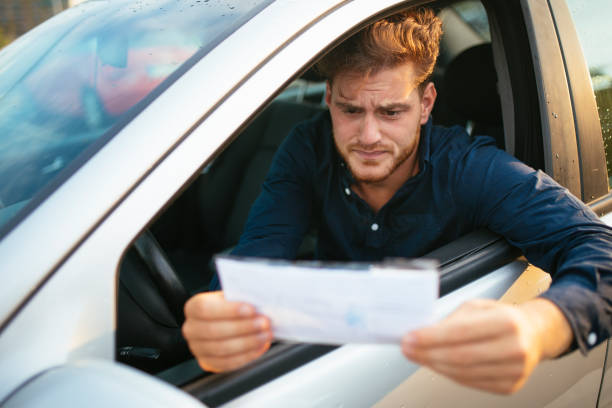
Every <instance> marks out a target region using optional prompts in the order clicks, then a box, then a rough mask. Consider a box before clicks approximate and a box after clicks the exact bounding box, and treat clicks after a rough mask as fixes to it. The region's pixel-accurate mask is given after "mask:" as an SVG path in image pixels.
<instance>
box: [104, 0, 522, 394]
mask: <svg viewBox="0 0 612 408" xmlns="http://www.w3.org/2000/svg"><path fill="white" fill-rule="evenodd" d="M439 12H440V15H441V17H442V18H443V22H444V30H445V32H446V33H447V34H446V36H445V37H443V39H442V45H441V57H440V60H439V64H438V65H437V67H436V70H435V72H434V74H433V76H432V80H433V81H434V83H435V85H436V87H437V88H438V92H439V99H438V102H437V104H436V108H435V110H434V112H433V119H434V123H437V124H441V125H447V126H452V125H458V126H462V127H464V128H465V129H466V130H467V132H468V133H469V134H470V135H473V136H475V135H479V134H487V135H491V136H493V137H495V139H496V141H497V143H498V146H499V147H500V148H504V143H505V142H504V130H503V121H502V115H501V106H500V102H499V96H498V94H497V91H496V86H497V77H496V71H495V65H494V61H493V53H492V46H491V36H490V33H489V27H488V20H487V14H486V11H485V8H484V7H483V6H482V4H481V3H480V2H478V1H463V2H456V3H454V4H452V5H450V6H448V7H445V8H443V9H442V10H440V11H439ZM475 84H478V85H479V87H480V88H483V89H486V92H487V94H485V93H478V92H476V94H475V95H474V92H473V91H474V88H475ZM470 90H471V91H472V92H468V91H470ZM491 95H492V96H491ZM324 97H325V82H324V81H323V80H322V78H321V77H319V76H318V75H317V73H316V71H314V70H313V69H312V68H311V69H309V70H307V71H306V72H305V73H304V74H303V75H301V76H300V77H299V78H296V79H294V80H293V81H292V82H290V84H289V85H288V86H287V87H286V88H285V89H284V90H283V91H282V92H280V93H278V94H277V95H276V96H275V97H274V99H273V100H272V102H270V103H269V104H268V105H267V106H266V107H265V108H264V109H262V111H261V112H260V113H259V115H258V116H257V117H256V118H254V119H253V120H252V121H251V122H250V123H249V124H248V126H246V127H244V128H243V130H241V131H240V133H239V134H238V135H237V136H236V137H235V139H234V141H233V142H232V143H231V144H230V145H229V146H228V147H227V148H226V149H225V150H224V151H223V152H221V153H220V154H219V155H218V156H216V157H215V158H214V160H213V161H212V162H211V163H210V164H209V165H207V166H206V167H204V168H203V169H202V171H201V173H200V174H198V175H197V176H196V177H195V178H194V181H193V182H192V183H191V185H190V186H189V187H188V188H187V189H186V190H185V191H184V192H183V193H182V194H181V195H180V196H179V197H178V198H177V199H176V200H175V201H174V202H173V204H172V205H170V206H169V207H168V208H167V209H166V210H165V211H164V212H163V213H162V214H161V215H159V216H158V218H157V220H156V221H155V223H153V224H152V225H151V226H150V228H149V229H148V230H147V231H146V232H145V233H143V234H141V236H140V237H139V238H138V239H137V240H136V242H135V244H134V245H133V246H132V247H131V248H130V249H129V250H128V251H127V252H126V254H125V256H124V259H123V261H122V263H121V266H120V276H119V289H118V290H119V296H118V299H119V300H118V302H119V303H118V308H117V313H118V316H117V354H116V356H117V359H118V360H119V361H122V362H124V363H127V364H129V365H132V366H135V367H137V368H140V369H142V370H145V371H147V372H150V373H154V374H157V375H159V376H160V377H161V378H164V379H166V380H168V381H170V382H173V383H174V384H176V385H181V384H184V383H185V382H186V381H189V380H190V379H191V380H192V379H193V378H196V377H201V376H203V375H204V376H205V377H206V378H205V380H204V381H206V382H207V385H205V386H204V388H206V389H208V388H210V392H211V394H210V395H208V394H206V392H204V394H206V395H208V396H206V395H204V394H202V395H204V396H201V397H202V398H203V399H204V400H205V401H206V398H210V399H209V400H208V401H209V402H210V401H213V400H215V398H221V399H223V398H227V396H225V397H223V396H222V397H218V396H215V395H216V394H215V391H214V390H215V387H216V386H215V385H214V384H215V383H216V382H219V381H220V382H224V381H229V380H227V379H226V377H227V376H225V375H216V376H212V377H210V376H206V375H205V374H204V373H203V372H202V371H201V370H200V369H199V368H198V367H197V364H196V363H195V361H194V360H193V359H192V358H191V355H190V353H189V350H188V349H187V346H186V344H185V341H184V340H183V339H182V336H181V333H180V326H181V323H182V317H181V312H182V311H181V310H180V308H178V307H177V299H173V298H172V295H168V293H167V292H168V290H167V286H168V285H167V281H168V280H170V281H177V282H178V283H179V285H178V286H180V287H181V288H180V291H179V292H181V293H182V294H181V295H180V296H179V298H180V297H181V296H182V297H183V298H186V297H188V296H190V295H193V294H195V293H198V292H201V291H205V290H207V289H208V285H209V283H210V280H211V278H212V275H213V267H212V262H211V260H212V257H213V256H214V255H215V254H217V253H222V252H228V251H229V250H231V248H233V246H235V245H236V243H237V242H238V239H239V237H240V234H241V232H242V228H243V227H244V223H245V220H246V217H247V215H248V212H249V209H250V206H251V204H252V203H253V201H254V200H255V198H256V197H257V195H258V194H259V192H260V189H261V183H262V182H263V179H264V177H265V175H266V173H267V170H268V167H269V165H270V163H271V161H272V158H273V156H274V153H275V151H276V149H277V148H278V146H279V145H280V144H281V142H282V141H283V139H284V138H285V136H286V135H287V134H288V133H289V131H290V130H291V128H292V127H293V126H294V125H295V124H297V123H299V122H301V121H303V120H306V119H309V118H312V117H314V116H316V115H318V114H320V113H321V112H324V111H325V110H326V109H327V108H326V106H325V103H324ZM468 242H469V243H467V244H464V247H457V246H451V247H449V248H447V249H444V250H442V251H441V252H439V253H436V254H434V255H433V256H435V257H438V258H439V259H440V260H441V261H442V263H443V266H444V267H445V268H446V272H447V274H446V275H445V277H444V278H443V281H444V282H445V283H444V288H445V289H443V291H446V292H450V291H452V290H454V289H456V288H457V287H460V286H461V285H463V284H465V283H466V278H465V277H461V276H460V275H461V274H460V273H457V270H458V269H459V268H458V266H457V265H458V264H456V263H455V262H456V261H458V260H459V259H460V258H461V256H460V255H459V254H463V251H465V248H466V247H470V248H471V249H470V251H472V250H473V249H474V248H480V249H482V250H484V249H485V248H489V250H492V251H493V252H495V251H497V252H495V253H498V254H501V253H504V254H505V255H504V256H502V257H501V258H500V259H503V261H504V262H507V261H509V260H511V259H513V257H515V256H516V252H514V251H513V250H512V249H510V247H509V246H507V244H505V243H504V242H502V241H501V240H499V238H497V237H494V236H490V235H488V234H486V233H482V234H481V233H477V234H476V235H475V238H472V239H471V240H468ZM315 244H316V231H311V232H310V233H309V234H307V236H306V237H305V239H304V243H303V244H302V247H301V248H300V251H299V257H300V258H302V259H312V258H313V256H314V247H315ZM152 257H157V258H162V261H161V263H159V262H158V263H157V264H155V262H153V261H151V259H150V258H152ZM485 258H486V257H484V258H482V259H480V261H479V262H475V263H474V265H475V270H476V272H473V273H472V274H471V275H469V277H468V278H467V281H469V280H470V279H475V278H476V277H477V276H478V274H479V273H483V271H485V270H487V267H489V268H490V267H491V265H490V264H487V262H486V261H485ZM497 262H499V260H498V261H497ZM160 265H161V266H160ZM453 265H454V266H453ZM461 266H462V267H463V268H464V267H465V264H461ZM164 271H166V272H167V274H166V277H165V278H164V273H165V272H164ZM160 275H161V276H160ZM168 276H170V277H168ZM160 280H161V281H164V280H165V281H166V283H162V284H160ZM170 286H172V285H170ZM174 286H176V285H174ZM178 303H180V301H179V302H178ZM331 349H332V348H330V347H314V348H312V347H308V346H305V347H297V348H296V347H293V346H281V345H277V346H276V347H273V350H272V352H270V353H269V356H267V357H265V361H268V363H267V364H268V365H270V364H271V365H279V366H283V367H285V369H286V370H289V369H292V368H295V367H296V365H295V364H296V363H295V362H296V361H298V362H299V363H297V364H298V365H297V366H299V364H302V363H303V362H305V361H308V360H309V359H312V358H315V357H316V356H319V355H321V354H324V353H326V352H328V351H329V350H331ZM288 356H293V357H292V358H290V359H289V360H291V361H293V363H287V360H286V358H287V357H288ZM263 364H264V365H265V364H266V363H263ZM281 371H282V370H281ZM209 377H210V378H209ZM233 377H235V376H233ZM258 377H259V378H260V379H259V381H258V382H261V381H265V379H266V378H269V375H266V374H262V373H259V374H258ZM224 378H225V379H224ZM245 378H246V377H245ZM249 378H251V380H249V381H251V382H252V377H249ZM232 381H233V380H232ZM236 381H238V383H240V382H241V380H240V379H237V380H236ZM208 383H210V384H208ZM240 386H241V385H238V387H240ZM197 388H198V390H200V391H198V392H201V390H202V387H201V386H198V387H197ZM215 401H216V400H215Z"/></svg>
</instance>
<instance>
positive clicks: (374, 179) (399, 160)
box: [334, 124, 421, 184]
mask: <svg viewBox="0 0 612 408" xmlns="http://www.w3.org/2000/svg"><path fill="white" fill-rule="evenodd" d="M420 133H421V125H420V124H419V125H418V126H417V129H416V132H415V137H416V135H419V140H420ZM334 143H336V142H335V139H334ZM418 145H419V143H417V144H416V146H409V147H406V148H405V149H403V150H402V151H400V154H399V155H398V156H397V157H395V158H393V162H392V163H391V164H390V166H388V168H387V170H386V171H385V172H383V173H382V174H380V175H379V176H376V175H372V176H360V175H359V174H358V173H357V171H356V169H355V168H353V166H352V165H351V162H350V160H349V157H348V153H345V152H343V151H341V150H340V149H339V148H338V145H337V144H336V150H337V151H338V152H340V155H341V156H342V159H343V160H344V162H345V163H346V165H347V167H348V169H349V171H350V172H351V175H352V176H353V179H354V180H355V181H356V182H357V183H364V184H376V183H380V182H382V181H384V180H386V179H387V178H388V177H389V176H390V175H391V174H393V173H394V172H395V171H396V170H397V169H398V167H400V166H401V165H402V164H404V162H405V161H406V160H407V159H408V158H409V157H410V156H411V154H412V153H413V152H414V150H415V149H418ZM378 146H381V145H380V144H375V145H370V146H364V145H360V144H354V145H351V146H349V148H348V151H349V152H350V151H351V150H353V149H355V148H359V149H363V150H373V148H376V147H378ZM362 166H372V167H374V166H376V164H375V163H374V161H373V162H372V164H371V165H369V164H368V163H367V162H366V163H365V164H362Z"/></svg>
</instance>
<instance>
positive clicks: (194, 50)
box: [0, 0, 270, 231]
mask: <svg viewBox="0 0 612 408" xmlns="http://www.w3.org/2000/svg"><path fill="white" fill-rule="evenodd" d="M269 2H270V0H256V1H249V2H241V1H223V2H221V1H208V0H206V1H183V0H179V1H176V0H151V1H146V2H132V1H125V0H107V1H93V2H87V3H83V4H81V5H79V6H77V7H74V8H72V9H69V10H67V11H65V12H63V13H61V14H59V15H58V16H56V17H54V18H52V19H50V20H49V21H47V22H45V23H43V24H42V25H41V26H39V27H37V28H36V29H34V30H32V31H31V32H29V33H27V34H25V35H24V36H23V37H21V38H19V39H18V40H17V41H15V42H14V43H13V44H11V45H9V46H8V47H6V48H5V49H3V50H2V52H0V231H1V228H2V226H3V225H5V224H6V223H7V222H9V221H10V220H11V219H13V218H14V217H15V216H16V214H17V213H18V212H19V210H20V209H21V208H22V207H23V206H24V205H25V204H26V203H27V202H28V201H29V200H30V199H31V198H32V197H34V196H35V195H36V194H37V193H38V192H41V191H42V190H43V189H45V187H47V186H50V185H53V184H55V185H56V184H58V183H57V180H59V179H61V177H62V175H63V177H66V175H67V174H66V173H67V172H70V171H69V170H68V169H69V168H70V167H72V168H73V169H74V168H76V167H78V166H77V165H76V162H77V161H76V158H77V157H78V156H79V155H80V154H81V153H83V152H84V151H85V150H86V149H87V148H88V147H90V146H91V147H92V148H91V149H90V150H96V147H99V146H101V145H102V143H103V142H104V141H106V140H108V139H109V138H110V137H111V136H112V135H113V134H115V133H116V131H117V130H118V129H119V128H120V127H121V124H122V123H124V122H125V120H126V118H127V117H129V116H131V115H134V114H135V113H136V112H137V111H138V110H139V109H141V108H142V107H143V106H144V105H146V101H145V99H147V97H149V98H148V100H151V99H152V95H153V94H156V93H159V92H161V88H163V87H165V86H167V85H168V84H169V82H170V81H171V79H172V78H173V77H172V76H171V74H173V73H174V72H175V71H177V70H178V69H179V67H181V66H183V65H184V64H186V62H187V61H188V60H190V59H191V57H192V56H195V57H194V59H192V60H190V63H193V62H194V60H195V59H197V58H199V57H201V56H202V55H204V54H205V53H206V52H207V51H209V50H210V49H211V48H212V47H213V46H214V45H216V44H217V43H218V42H219V41H221V40H222V39H223V38H225V37H226V36H227V35H229V33H231V32H233V31H234V30H235V29H236V28H237V27H239V26H240V25H241V24H242V23H244V22H245V21H246V19H248V18H249V17H250V16H252V15H253V14H254V13H255V12H257V11H258V10H260V9H261V8H262V7H264V6H265V5H266V4H268V3H269ZM162 84H163V85H162ZM94 142H97V143H94ZM94 144H95V146H94ZM89 153H91V151H90V152H89ZM71 163H75V164H74V165H72V166H69V165H70V164H71ZM65 169H66V172H63V171H64V170H65ZM54 180H55V181H56V182H55V183H54Z"/></svg>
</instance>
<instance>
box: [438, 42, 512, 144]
mask: <svg viewBox="0 0 612 408" xmlns="http://www.w3.org/2000/svg"><path fill="white" fill-rule="evenodd" d="M438 103H440V104H441V105H443V106H441V107H440V109H438V110H437V111H435V113H434V119H436V122H437V123H441V124H444V125H451V124H458V125H461V126H464V127H466V129H467V130H468V133H469V134H470V135H472V136H477V135H487V136H491V137H493V138H494V139H495V141H496V144H497V146H498V147H499V148H500V149H503V148H504V146H505V142H504V130H503V122H502V112H501V103H500V98H499V93H498V90H497V72H496V70H495V65H494V63H493V51H492V48H491V44H490V43H484V44H479V45H475V46H473V47H470V48H467V49H466V50H464V51H462V52H461V53H459V54H458V55H457V56H456V57H455V58H454V59H453V60H452V61H451V62H450V63H449V64H448V66H447V67H446V70H445V72H444V77H443V80H442V86H441V89H440V98H439V101H438ZM445 110H446V111H445ZM436 115H438V116H436ZM449 118H450V119H449Z"/></svg>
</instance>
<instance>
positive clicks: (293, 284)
mask: <svg viewBox="0 0 612 408" xmlns="http://www.w3.org/2000/svg"><path fill="white" fill-rule="evenodd" d="M215 262H216V266H217V272H218V274H219V279H220V280H221V285H222V287H223V292H224V296H225V298H226V299H227V300H230V301H241V302H246V303H250V304H252V305H253V306H255V308H256V309H257V310H258V312H259V313H261V314H263V315H265V316H267V317H268V318H269V319H270V321H271V323H272V329H273V331H274V335H275V337H276V338H277V339H280V340H290V341H299V342H309V343H320V344H344V343H398V342H399V341H400V339H401V337H402V336H403V335H404V334H406V333H407V332H408V331H410V330H412V329H415V328H418V327H421V326H424V325H427V324H430V323H432V322H433V319H434V306H435V301H436V299H437V298H438V288H439V273H438V268H437V263H436V262H435V261H432V260H423V259H416V260H409V261H405V260H401V261H399V260H393V261H390V262H383V263H380V264H365V263H332V264H330V263H321V262H298V263H293V262H286V261H276V260H262V259H260V258H239V257H232V256H217V257H216V258H215Z"/></svg>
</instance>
